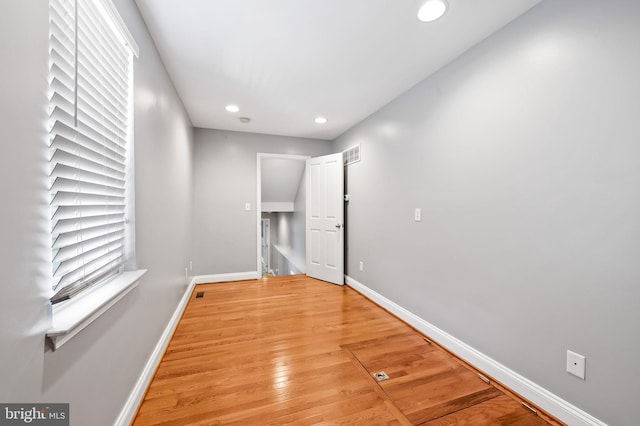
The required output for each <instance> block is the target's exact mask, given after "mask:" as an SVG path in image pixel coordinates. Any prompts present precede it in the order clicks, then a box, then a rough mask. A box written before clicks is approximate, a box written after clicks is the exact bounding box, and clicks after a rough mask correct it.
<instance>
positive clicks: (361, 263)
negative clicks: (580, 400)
mask: <svg viewBox="0 0 640 426" xmlns="http://www.w3.org/2000/svg"><path fill="white" fill-rule="evenodd" d="M359 269H360V272H362V271H364V262H363V261H362V260H361V261H360V266H359Z"/></svg>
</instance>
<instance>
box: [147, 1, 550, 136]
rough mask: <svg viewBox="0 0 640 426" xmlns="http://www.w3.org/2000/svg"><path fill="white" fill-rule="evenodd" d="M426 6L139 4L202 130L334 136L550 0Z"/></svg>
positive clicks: (386, 3) (408, 3)
mask: <svg viewBox="0 0 640 426" xmlns="http://www.w3.org/2000/svg"><path fill="white" fill-rule="evenodd" d="M422 2H424V0H270V1H266V0H136V3H137V5H138V7H139V9H140V11H141V13H142V16H143V18H144V20H145V22H146V24H147V26H148V28H149V30H150V32H151V35H152V37H153V39H154V41H155V43H156V46H157V47H158V50H159V51H160V55H161V56H162V59H163V61H164V63H165V66H166V67H167V70H168V71H169V74H170V76H171V79H172V80H173V82H174V84H175V86H176V89H177V90H178V93H179V94H180V96H181V98H182V101H183V102H184V104H185V107H186V109H187V112H188V114H189V116H190V118H191V121H192V123H193V125H194V126H196V127H204V128H213V129H225V130H236V131H249V132H255V133H266V134H276V135H286V136H299V137H312V138H320V139H328V140H332V139H334V138H335V137H337V136H339V135H340V134H342V133H343V132H344V131H346V130H347V129H349V128H350V127H352V126H353V125H354V124H356V123H358V122H359V121H361V120H362V119H364V118H365V117H367V116H368V115H370V114H372V113H373V112H375V111H376V110H378V109H379V108H380V107H382V106H383V105H385V104H386V103H388V102H389V101H391V100H392V99H394V98H395V97H397V96H398V95H400V94H401V93H403V92H404V91H406V90H407V89H409V88H410V87H412V86H413V85H415V84H416V83H418V82H419V81H421V80H423V79H424V78H426V77H427V76H429V75H430V74H431V73H433V72H434V71H436V70H438V69H439V68H441V67H442V66H443V65H445V64H447V63H448V62H450V61H451V60H452V59H454V58H455V57H456V56H458V55H460V54H461V53H462V52H464V51H465V50H467V49H469V48H470V47H471V46H473V45H474V44H476V43H478V42H479V41H481V40H482V39H484V38H485V37H487V36H488V35H490V34H491V33H493V32H495V31H496V30H498V29H499V28H501V27H502V26H504V25H505V24H507V23H508V22H510V21H512V20H513V19H515V18H516V17H518V16H519V15H521V14H522V13H524V12H525V11H526V10H528V9H529V8H531V7H532V6H534V5H535V4H537V3H539V2H540V0H482V1H480V0H448V2H449V9H448V11H447V13H446V14H445V16H444V17H443V18H441V19H440V20H438V21H435V22H431V23H422V22H420V21H418V20H417V18H416V14H417V10H418V8H419V6H420V5H421V4H422ZM230 103H233V104H236V105H238V106H239V107H240V112H238V113H233V114H232V113H229V112H227V111H225V109H224V107H225V105H227V104H230ZM318 115H323V116H325V117H327V118H328V120H329V122H328V123H327V124H325V125H318V124H316V123H314V121H313V120H314V118H315V117H316V116H318ZM245 116H246V117H250V118H251V122H250V123H248V124H243V123H241V122H240V121H239V117H245Z"/></svg>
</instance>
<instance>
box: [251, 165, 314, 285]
mask: <svg viewBox="0 0 640 426" xmlns="http://www.w3.org/2000/svg"><path fill="white" fill-rule="evenodd" d="M308 158H310V157H308V156H302V155H286V154H267V153H258V154H257V162H256V163H257V173H256V176H257V190H256V193H257V200H256V206H257V208H256V212H257V214H256V223H257V237H258V238H257V244H256V246H257V251H256V262H257V270H258V271H262V276H264V275H265V274H269V275H289V274H299V273H306V235H305V233H306V225H305V221H306V208H307V203H306V190H307V185H306V161H307V159H308ZM265 220H268V224H269V225H268V226H269V232H268V234H269V235H268V238H269V246H268V248H267V247H264V242H263V240H264V238H263V235H264V234H265V229H264V223H265ZM263 259H266V260H267V262H266V267H265V262H263ZM259 275H260V274H259Z"/></svg>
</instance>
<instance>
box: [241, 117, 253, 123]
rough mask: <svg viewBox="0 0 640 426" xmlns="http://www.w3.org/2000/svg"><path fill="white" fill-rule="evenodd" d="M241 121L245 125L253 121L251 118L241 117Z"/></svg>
mask: <svg viewBox="0 0 640 426" xmlns="http://www.w3.org/2000/svg"><path fill="white" fill-rule="evenodd" d="M239 120H240V122H241V123H244V124H247V123H250V122H251V119H250V118H249V117H240V118H239Z"/></svg>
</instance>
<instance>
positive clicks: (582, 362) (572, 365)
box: [567, 351, 587, 380]
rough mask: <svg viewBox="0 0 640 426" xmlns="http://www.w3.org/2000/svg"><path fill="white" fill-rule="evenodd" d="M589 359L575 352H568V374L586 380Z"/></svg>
mask: <svg viewBox="0 0 640 426" xmlns="http://www.w3.org/2000/svg"><path fill="white" fill-rule="evenodd" d="M586 364H587V359H586V358H585V357H584V356H582V355H580V354H577V353H575V352H572V351H567V372H569V373H571V374H573V375H574V376H576V377H579V378H581V379H582V380H584V379H585V373H586Z"/></svg>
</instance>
